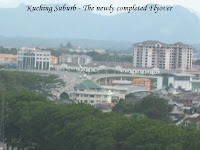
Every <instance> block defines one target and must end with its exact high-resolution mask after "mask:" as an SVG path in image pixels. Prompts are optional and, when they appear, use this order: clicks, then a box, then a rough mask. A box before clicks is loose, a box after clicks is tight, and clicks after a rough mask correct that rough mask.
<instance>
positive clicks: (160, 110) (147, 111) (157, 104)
mask: <svg viewBox="0 0 200 150" xmlns="http://www.w3.org/2000/svg"><path fill="white" fill-rule="evenodd" d="M172 110H173V106H172V105H169V104H168V101H167V100H165V99H163V98H159V97H156V96H151V95H150V96H147V97H145V98H143V99H142V100H141V101H139V102H137V103H136V104H135V105H134V108H133V112H134V113H142V114H144V115H146V116H147V117H148V118H150V119H156V120H161V121H164V122H169V121H170V117H169V113H170V112H171V111H172Z"/></svg>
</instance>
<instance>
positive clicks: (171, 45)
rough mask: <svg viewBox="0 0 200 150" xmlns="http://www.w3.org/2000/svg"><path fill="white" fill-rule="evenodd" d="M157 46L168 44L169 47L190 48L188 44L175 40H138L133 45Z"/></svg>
mask: <svg viewBox="0 0 200 150" xmlns="http://www.w3.org/2000/svg"><path fill="white" fill-rule="evenodd" d="M140 45H141V46H157V45H160V46H161V47H162V46H169V47H179V46H180V47H190V48H192V47H191V46H190V45H186V44H183V43H181V42H176V43H174V44H166V43H162V42H160V41H150V40H149V41H144V42H139V43H135V44H134V46H140Z"/></svg>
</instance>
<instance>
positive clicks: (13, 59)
mask: <svg viewBox="0 0 200 150" xmlns="http://www.w3.org/2000/svg"><path fill="white" fill-rule="evenodd" d="M0 64H1V65H3V64H15V65H16V64H17V55H12V54H0Z"/></svg>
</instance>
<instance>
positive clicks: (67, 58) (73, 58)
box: [59, 55, 92, 65]
mask: <svg viewBox="0 0 200 150" xmlns="http://www.w3.org/2000/svg"><path fill="white" fill-rule="evenodd" d="M59 63H60V64H73V65H87V64H90V63H92V58H91V57H90V56H87V55H61V56H59Z"/></svg>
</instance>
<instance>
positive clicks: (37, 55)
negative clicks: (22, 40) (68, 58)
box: [17, 48, 51, 70]
mask: <svg viewBox="0 0 200 150" xmlns="http://www.w3.org/2000/svg"><path fill="white" fill-rule="evenodd" d="M17 57H18V59H17V68H18V69H25V70H34V69H35V70H50V61H51V59H50V57H51V53H50V51H41V50H38V49H34V48H30V49H29V48H22V49H21V50H19V51H18V53H17Z"/></svg>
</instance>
